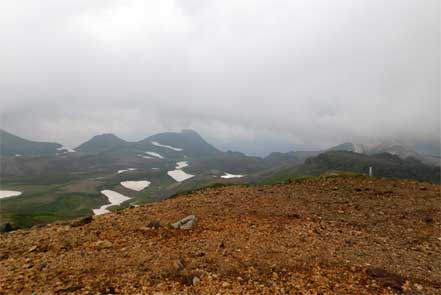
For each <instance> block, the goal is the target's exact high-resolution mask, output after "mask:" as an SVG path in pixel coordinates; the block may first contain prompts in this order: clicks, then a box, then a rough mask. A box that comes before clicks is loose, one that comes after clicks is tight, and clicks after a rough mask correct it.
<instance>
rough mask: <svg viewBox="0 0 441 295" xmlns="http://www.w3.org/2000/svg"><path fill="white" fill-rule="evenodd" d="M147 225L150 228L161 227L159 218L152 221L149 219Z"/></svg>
mask: <svg viewBox="0 0 441 295" xmlns="http://www.w3.org/2000/svg"><path fill="white" fill-rule="evenodd" d="M147 226H148V227H150V228H154V229H158V228H160V227H161V222H160V221H159V220H153V221H150V222H149V224H148V225H147Z"/></svg>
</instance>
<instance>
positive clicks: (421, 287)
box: [415, 284, 423, 291]
mask: <svg viewBox="0 0 441 295" xmlns="http://www.w3.org/2000/svg"><path fill="white" fill-rule="evenodd" d="M415 288H416V289H417V290H418V291H421V290H423V286H422V285H420V284H415Z"/></svg>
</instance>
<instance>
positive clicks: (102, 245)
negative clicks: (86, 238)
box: [95, 240, 113, 249]
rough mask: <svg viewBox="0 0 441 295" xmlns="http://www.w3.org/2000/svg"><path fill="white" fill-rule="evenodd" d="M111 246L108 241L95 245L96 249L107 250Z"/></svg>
mask: <svg viewBox="0 0 441 295" xmlns="http://www.w3.org/2000/svg"><path fill="white" fill-rule="evenodd" d="M112 246H113V244H112V243H111V242H110V241H109V240H100V241H97V242H96V243H95V247H96V248H97V249H108V248H111V247H112Z"/></svg>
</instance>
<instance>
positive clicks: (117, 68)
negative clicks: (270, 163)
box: [0, 0, 441, 154]
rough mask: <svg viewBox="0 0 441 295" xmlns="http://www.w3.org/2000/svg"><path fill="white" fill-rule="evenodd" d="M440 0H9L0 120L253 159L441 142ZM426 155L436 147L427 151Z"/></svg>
mask: <svg viewBox="0 0 441 295" xmlns="http://www.w3.org/2000/svg"><path fill="white" fill-rule="evenodd" d="M440 30H441V29H440V1H439V0H424V1H421V0H388V1H384V0H360V1H353V0H340V1H327V0H301V1H300V0H296V1H277V0H271V1H269V0H268V1H263V0H259V1H251V0H234V1H211V0H210V1H207V0H186V1H173V0H162V1H141V0H124V1H123V0H106V1H104V0H96V1H86V0H75V1H73V0H68V1H55V0H44V1H38V2H37V1H26V2H24V1H13V0H3V1H1V2H0V38H1V44H2V46H0V64H1V67H0V127H1V128H4V129H6V130H8V131H10V132H12V133H14V134H19V135H21V136H23V137H26V138H30V139H33V140H43V141H56V142H60V143H62V144H64V145H67V146H70V147H75V146H78V145H79V144H81V143H82V142H84V141H86V140H87V139H89V138H90V137H92V136H94V135H96V134H100V133H105V132H109V133H115V134H117V135H118V136H120V137H122V138H123V139H126V140H132V141H135V140H140V139H143V138H145V137H146V136H148V135H152V134H155V133H157V132H163V131H169V130H170V131H174V130H180V129H184V128H190V129H194V130H197V131H198V132H200V133H201V135H202V136H203V137H204V138H206V139H207V140H208V141H209V142H210V143H212V144H214V145H216V146H219V147H221V148H223V149H229V148H231V149H242V150H243V151H244V152H249V153H253V154H265V153H268V152H269V151H272V150H281V151H287V150H290V149H294V148H299V149H303V148H319V147H328V146H331V145H334V144H339V143H342V142H346V141H351V142H373V141H380V140H382V139H389V138H393V139H400V140H403V141H406V142H410V143H413V144H416V143H417V144H418V145H420V146H429V147H430V146H435V147H436V146H438V147H439V142H440V80H441V77H440V51H441V48H440V35H441V32H440ZM429 149H430V148H429Z"/></svg>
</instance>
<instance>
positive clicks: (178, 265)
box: [173, 259, 184, 272]
mask: <svg viewBox="0 0 441 295" xmlns="http://www.w3.org/2000/svg"><path fill="white" fill-rule="evenodd" d="M173 268H174V270H175V271H176V272H178V271H181V270H182V269H184V263H183V262H182V259H178V260H175V261H174V262H173Z"/></svg>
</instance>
